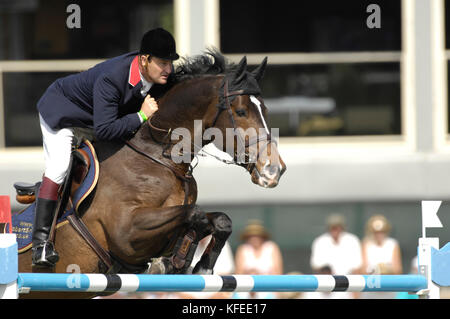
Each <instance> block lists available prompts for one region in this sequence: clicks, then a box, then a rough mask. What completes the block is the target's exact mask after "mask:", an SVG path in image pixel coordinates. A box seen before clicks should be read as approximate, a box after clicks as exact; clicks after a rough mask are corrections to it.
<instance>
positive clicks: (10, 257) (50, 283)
mask: <svg viewBox="0 0 450 319" xmlns="http://www.w3.org/2000/svg"><path fill="white" fill-rule="evenodd" d="M440 203H441V202H432V201H431V202H430V201H423V202H422V224H423V225H424V226H423V234H422V238H419V247H418V266H419V275H349V276H331V275H278V276H264V275H254V276H252V275H233V276H217V275H144V274H142V275H132V274H116V275H104V274H77V273H67V274H60V273H59V274H54V273H52V274H43V273H18V255H17V243H16V237H15V234H12V233H0V299H8V298H11V299H16V298H18V296H19V293H27V292H30V291H70V292H89V291H90V292H105V291H108V292H114V291H372V292H376V291H408V292H413V293H417V294H418V295H419V296H420V297H421V298H433V299H434V298H439V297H440V295H439V286H438V285H437V284H436V281H437V283H439V285H440V286H450V276H449V275H447V274H448V273H449V271H447V270H448V266H447V265H448V264H449V263H448V262H447V260H449V259H450V245H448V248H447V250H446V249H445V248H446V247H447V246H445V247H444V248H443V249H441V251H442V254H440V257H439V256H438V257H439V258H441V260H439V259H438V258H434V256H436V255H437V254H439V253H440V252H439V251H438V248H439V239H438V238H427V237H426V234H425V229H426V228H427V227H442V224H440V221H439V218H438V217H437V215H436V214H437V210H438V209H439V206H440ZM430 207H431V208H430ZM433 216H434V217H433ZM0 222H1V221H0ZM10 227H11V226H10ZM436 252H437V253H436ZM432 264H433V266H434V268H432V267H431V266H432ZM440 266H444V268H446V269H443V270H440V269H438V270H439V271H436V268H439V267H440ZM441 268H442V267H441ZM432 279H433V280H434V281H433V280H432Z"/></svg>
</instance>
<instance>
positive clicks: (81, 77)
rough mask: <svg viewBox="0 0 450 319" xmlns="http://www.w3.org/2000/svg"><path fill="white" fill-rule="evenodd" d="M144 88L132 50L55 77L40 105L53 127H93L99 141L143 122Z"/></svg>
mask: <svg viewBox="0 0 450 319" xmlns="http://www.w3.org/2000/svg"><path fill="white" fill-rule="evenodd" d="M141 88H142V81H141V78H140V74H139V68H138V59H137V52H131V53H127V54H124V55H121V56H118V57H115V58H112V59H109V60H106V61H104V62H102V63H99V64H97V65H95V66H94V67H92V68H90V69H88V70H86V71H83V72H80V73H77V74H73V75H69V76H67V77H63V78H60V79H58V80H56V81H55V82H53V83H52V84H51V85H50V86H49V87H48V89H47V90H46V91H45V93H44V95H43V96H42V97H41V99H40V100H39V102H38V104H37V108H38V111H39V113H40V114H41V116H42V117H43V119H44V120H45V122H46V123H47V124H48V125H49V126H50V127H51V128H52V129H54V130H58V129H62V128H68V127H84V128H92V129H93V130H94V133H95V135H96V137H97V138H98V139H99V140H113V139H116V138H121V137H125V136H127V135H129V134H132V133H133V132H134V131H136V130H137V129H138V128H139V126H140V125H141V121H140V118H139V115H138V114H137V112H138V111H139V110H140V108H141V105H142V102H143V101H144V97H143V96H142V95H141V93H140V90H141Z"/></svg>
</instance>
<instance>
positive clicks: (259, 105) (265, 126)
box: [250, 95, 270, 135]
mask: <svg viewBox="0 0 450 319" xmlns="http://www.w3.org/2000/svg"><path fill="white" fill-rule="evenodd" d="M250 101H252V102H253V104H255V105H256V108H257V109H258V111H259V115H260V116H261V121H262V123H263V125H264V128H265V130H266V133H267V135H269V134H270V132H269V128H268V127H267V124H266V121H265V120H264V116H263V113H262V109H261V102H260V101H259V100H258V99H257V98H256V97H255V96H254V95H250Z"/></svg>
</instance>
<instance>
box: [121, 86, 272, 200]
mask: <svg viewBox="0 0 450 319" xmlns="http://www.w3.org/2000/svg"><path fill="white" fill-rule="evenodd" d="M228 88H229V85H228V79H226V77H225V78H224V84H223V98H225V103H224V105H225V106H224V107H223V106H221V103H219V105H218V106H217V113H216V115H215V116H214V120H213V124H212V126H215V124H216V122H217V120H218V118H219V116H220V115H221V114H222V112H223V111H224V110H227V113H228V115H229V117H230V121H231V123H232V125H233V130H234V133H236V131H237V127H236V121H235V119H234V116H233V111H232V109H231V103H232V102H231V101H230V98H234V97H236V96H240V95H248V93H246V92H245V90H235V91H231V92H230V91H229V90H228ZM151 120H152V118H151V117H150V118H149V119H148V121H147V123H148V126H149V128H150V134H151V135H152V137H153V139H154V140H155V141H157V142H158V143H159V144H161V145H163V146H164V147H163V153H162V155H163V156H164V157H165V158H170V155H168V154H166V153H165V151H166V150H167V149H169V148H170V146H171V145H172V144H173V143H171V142H170V140H171V135H172V134H173V133H174V132H173V129H172V128H169V129H164V128H159V127H156V126H155V125H154V124H152V121H151ZM152 130H154V131H156V132H159V133H163V134H164V135H165V136H164V138H163V141H158V140H157V139H156V138H155V137H154V136H153V134H152ZM235 136H237V137H238V138H239V139H240V142H241V143H242V144H241V145H244V149H245V150H247V149H248V148H249V147H250V146H252V145H255V144H257V143H259V142H262V141H267V143H266V144H265V145H264V147H261V149H260V150H259V152H258V154H257V157H256V158H258V157H259V155H260V154H261V152H262V151H263V150H265V149H266V148H267V146H268V145H269V144H270V143H276V141H275V140H272V136H271V134H270V133H268V134H265V135H263V136H257V137H256V138H252V139H249V140H246V141H243V140H242V136H240V135H239V134H235ZM124 142H125V144H126V145H128V146H129V147H130V148H131V149H133V150H134V151H136V152H137V153H139V154H141V155H143V156H145V157H147V158H149V159H152V160H153V161H155V162H157V163H158V164H160V165H162V166H164V167H167V168H169V169H170V170H172V172H173V173H174V174H175V176H177V177H178V178H179V179H181V180H182V181H183V182H185V185H186V184H187V181H188V180H190V179H191V178H192V172H193V169H194V168H195V166H196V165H195V166H192V165H191V164H189V169H188V172H186V173H185V174H181V173H180V171H179V169H177V168H175V167H172V166H171V165H168V164H167V163H164V162H162V161H161V160H159V159H157V158H155V157H154V156H152V155H151V154H148V153H147V152H145V151H143V150H142V149H140V148H139V147H137V146H136V145H135V144H134V143H132V142H130V141H124ZM191 144H192V145H193V146H194V147H196V148H197V149H198V150H199V151H200V150H202V152H203V153H205V154H207V155H209V156H211V157H214V158H215V159H217V160H219V161H221V162H223V163H225V164H233V165H238V166H241V167H244V168H245V169H246V170H247V171H249V172H250V173H251V172H252V171H253V169H254V168H255V166H256V164H255V163H252V162H249V161H247V160H246V161H244V162H238V161H237V160H236V159H237V156H238V154H236V153H235V154H234V158H233V160H231V161H230V160H226V159H222V158H220V157H218V156H216V155H214V154H211V153H208V152H206V151H205V150H203V149H202V146H199V145H196V144H194V142H191ZM202 156H205V155H202ZM244 158H245V159H249V158H250V155H249V154H248V152H247V151H246V153H245V154H244ZM185 202H186V199H185Z"/></svg>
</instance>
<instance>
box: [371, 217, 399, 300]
mask: <svg viewBox="0 0 450 319" xmlns="http://www.w3.org/2000/svg"><path fill="white" fill-rule="evenodd" d="M390 230H391V224H390V223H389V221H388V220H387V219H386V217H384V216H383V215H374V216H372V217H371V218H370V219H369V220H368V221H367V224H366V237H365V238H364V240H363V244H362V255H363V271H364V272H365V273H366V274H369V275H370V274H376V275H400V274H402V271H403V270H402V260H401V252H400V246H399V244H398V242H397V240H396V239H394V238H391V237H389V236H388V235H389V232H390ZM362 297H363V298H376V299H379V298H382V299H390V298H395V293H392V292H385V293H370V294H369V293H365V294H363V295H362Z"/></svg>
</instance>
